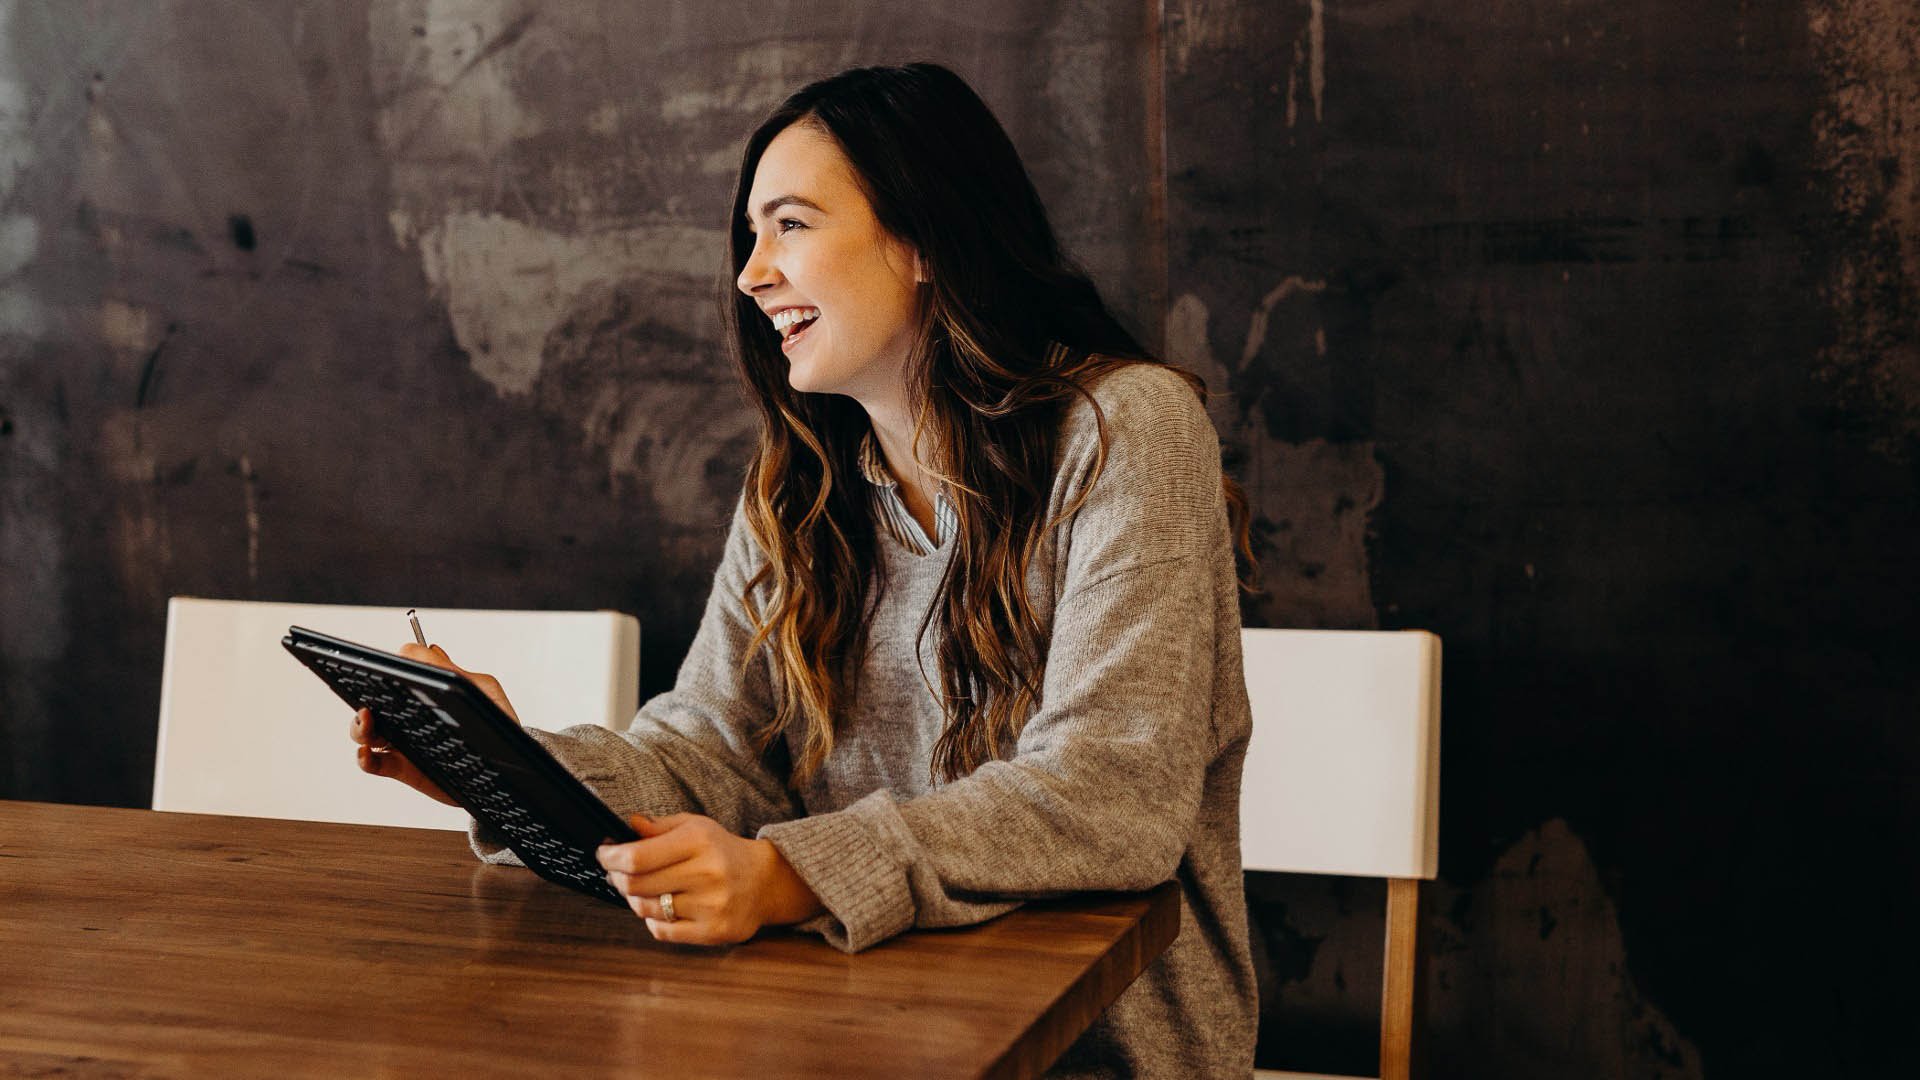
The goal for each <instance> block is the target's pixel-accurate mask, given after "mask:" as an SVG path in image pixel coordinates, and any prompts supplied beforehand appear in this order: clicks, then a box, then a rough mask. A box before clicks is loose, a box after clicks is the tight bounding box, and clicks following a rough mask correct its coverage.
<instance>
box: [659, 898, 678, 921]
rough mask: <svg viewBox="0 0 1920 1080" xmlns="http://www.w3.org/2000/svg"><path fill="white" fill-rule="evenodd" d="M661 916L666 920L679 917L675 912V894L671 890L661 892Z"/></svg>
mask: <svg viewBox="0 0 1920 1080" xmlns="http://www.w3.org/2000/svg"><path fill="white" fill-rule="evenodd" d="M660 918H661V919H662V920H664V921H666V922H673V921H674V920H675V919H677V918H679V916H677V915H675V914H674V913H673V894H672V893H670V892H665V893H661V894H660Z"/></svg>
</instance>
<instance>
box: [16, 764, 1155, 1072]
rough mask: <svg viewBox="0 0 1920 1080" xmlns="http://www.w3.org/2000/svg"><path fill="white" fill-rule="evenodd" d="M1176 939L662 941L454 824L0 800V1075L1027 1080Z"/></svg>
mask: <svg viewBox="0 0 1920 1080" xmlns="http://www.w3.org/2000/svg"><path fill="white" fill-rule="evenodd" d="M1178 923H1179V895H1178V892H1177V890H1176V889H1175V888H1174V887H1173V886H1172V885H1171V884H1169V885H1165V886H1162V887H1161V888H1159V889H1157V890H1155V891H1153V892H1150V893H1145V894H1139V895H1128V896H1095V897H1083V898H1077V899H1074V900H1072V901H1049V902H1046V903H1036V904H1031V905H1028V906H1026V907H1024V908H1022V909H1020V910H1018V911H1015V912H1013V913H1011V914H1009V915H1006V916H1003V917H1001V918H1000V919H997V920H994V921H992V922H990V923H986V924H984V925H981V926H978V927H971V928H967V929H962V930H949V931H922V932H915V933H911V934H907V935H903V936H902V937H900V938H896V939H894V940H892V941H889V942H886V943H884V944H881V945H879V946H876V947H874V948H873V949H870V950H868V951H866V952H864V953H860V954H858V955H854V956H847V955H844V954H842V953H839V952H836V951H835V950H833V949H831V948H829V947H828V946H827V945H825V944H824V943H823V942H821V941H820V940H818V939H817V938H814V937H810V936H805V935H799V934H794V933H788V932H773V933H768V934H764V935H762V936H761V937H759V938H756V939H755V940H753V941H751V942H748V943H746V944H743V945H738V946H733V947H731V948H725V949H696V948H687V947H675V946H669V945H663V944H661V943H658V942H656V941H654V940H653V939H652V938H651V937H650V936H649V935H648V934H647V931H646V928H645V925H644V924H643V923H642V922H641V921H640V920H638V919H636V918H634V917H633V916H632V915H630V914H628V913H627V912H625V911H623V910H622V909H619V908H616V907H613V906H611V905H608V904H604V903H602V902H599V901H596V900H592V899H589V898H587V897H584V896H580V895H578V894H575V893H572V892H569V891H567V890H564V889H561V888H559V887H557V886H554V885H550V884H548V883H546V882H543V881H541V880H539V879H538V878H536V877H534V876H533V875H532V874H530V873H528V872H526V871H524V870H519V869H510V868H503V867H491V866H484V865H481V864H479V863H477V862H475V861H474V860H473V857H472V856H471V854H469V853H468V851H467V850H466V844H465V840H464V838H463V837H461V836H459V835H458V834H451V833H446V832H439V831H433V830H415V829H385V828H377V827H371V826H358V825H333V824H320V823H314V822H296V821H272V820H262V819H255V818H236V817H210V816H202V815H192V814H162V813H155V812H152V811H144V810H119V809H108V808H101V807H80V806H59V805H52V804H45V803H21V802H5V801H0V1075H10V1074H22V1073H24V1074H27V1075H38V1074H41V1073H58V1074H60V1075H113V1076H127V1077H161V1076H207V1075H263V1074H268V1073H272V1074H275V1075H283V1076H284V1075H305V1076H322V1075H326V1076H337V1075H342V1074H354V1075H359V1074H366V1073H371V1072H382V1073H387V1072H392V1073H419V1072H431V1073H436V1074H445V1073H458V1074H464V1075H509V1074H525V1073H531V1072H538V1073H539V1074H541V1075H592V1074H601V1073H606V1072H613V1071H620V1072H626V1073H645V1074H647V1075H662V1076H670V1077H673V1078H674V1080H687V1078H691V1077H701V1076H729V1075H742V1074H756V1075H759V1074H766V1075H781V1076H826V1075H832V1076H917V1077H935V1076H981V1075H991V1076H1030V1075H1034V1074H1036V1073H1037V1072H1039V1071H1041V1070H1042V1069H1044V1068H1045V1066H1046V1065H1047V1064H1048V1063H1049V1062H1051V1061H1052V1060H1053V1059H1054V1058H1055V1057H1057V1056H1058V1054H1059V1053H1060V1052H1061V1051H1062V1050H1064V1049H1065V1048H1066V1047H1067V1046H1068V1045H1069V1044H1070V1043H1071V1042H1072V1041H1073V1039H1074V1038H1076V1037H1078V1034H1079V1032H1081V1031H1082V1030H1084V1029H1085V1027H1086V1025H1087V1024H1089V1023H1091V1022H1092V1020H1093V1019H1094V1018H1095V1017H1096V1016H1098V1015H1099V1013H1100V1011H1101V1010H1102V1009H1104V1008H1105V1007H1106V1006H1107V1005H1108V1004H1109V1003H1110V1002H1111V1001H1112V1000H1113V999H1114V998H1115V997H1117V996H1118V995H1119V993H1120V991H1121V990H1123V989H1125V988H1126V986H1127V985H1128V984H1129V983H1131V982H1132V981H1133V979H1134V978H1135V976H1137V975H1138V974H1139V973H1140V971H1141V970H1143V969H1144V968H1145V967H1146V965H1147V964H1148V963H1150V962H1151V961H1152V960H1153V958H1154V957H1156V956H1158V955H1159V954H1160V953H1161V952H1162V951H1163V950H1164V949H1165V948H1166V947H1167V945H1168V944H1169V943H1171V941H1172V940H1173V937H1174V934H1175V933H1176V932H1177V930H1178Z"/></svg>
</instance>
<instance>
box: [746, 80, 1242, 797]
mask: <svg viewBox="0 0 1920 1080" xmlns="http://www.w3.org/2000/svg"><path fill="white" fill-rule="evenodd" d="M799 123H805V124H810V125H813V126H814V127H815V128H817V129H818V130H819V131H821V132H823V133H824V134H826V135H828V136H830V137H831V138H832V139H833V140H834V141H835V142H836V143H837V144H838V145H839V148H840V150H841V151H842V153H844V154H845V155H846V158H847V160H848V162H849V163H851V165H852V171H853V174H854V178H855V180H856V182H857V183H858V184H859V186H860V188H861V190H862V191H863V193H864V194H865V195H866V197H867V199H868V201H869V202H870V203H871V204H872V206H873V210H874V214H875V216H876V218H877V219H878V221H879V223H880V225H881V226H882V227H883V228H885V229H886V230H887V231H888V232H889V233H891V234H892V235H894V236H896V237H898V238H900V239H901V240H903V241H905V242H906V243H908V244H910V245H912V247H913V249H914V250H915V251H917V252H918V253H919V254H920V256H921V258H922V259H923V260H924V265H925V266H926V268H927V270H928V272H929V273H928V276H929V277H930V279H931V280H930V281H929V282H928V283H927V284H926V285H925V286H923V287H922V288H921V290H920V298H921V299H920V305H919V327H918V333H917V337H916V341H915V344H914V346H913V350H912V354H911V355H910V357H909V359H908V363H907V371H908V395H909V402H910V406H911V408H912V410H913V415H914V417H915V425H914V438H913V444H914V446H915V448H916V453H917V452H918V448H919V447H920V446H921V445H922V444H923V440H924V443H925V445H928V446H930V447H932V448H934V451H935V453H934V456H935V457H936V458H937V460H936V461H934V462H932V463H931V464H928V465H927V466H926V467H927V468H928V471H929V473H930V474H932V475H933V476H934V478H935V479H936V480H938V481H939V482H940V483H941V484H943V485H944V490H945V492H946V495H947V498H948V500H949V502H950V503H951V504H952V506H953V509H954V512H955V516H956V519H957V530H956V533H955V536H954V541H953V542H954V544H955V550H954V552H953V554H952V557H951V559H950V560H949V562H948V565H947V570H946V576H945V579H944V580H943V581H942V583H941V586H940V589H939V593H938V598H937V599H936V601H935V602H934V604H933V606H932V607H931V608H930V609H929V610H928V612H927V615H926V617H925V618H924V619H923V620H922V622H921V625H920V636H921V638H922V639H923V640H924V638H925V636H926V634H927V631H928V629H929V628H930V627H932V628H934V629H936V630H937V637H936V642H935V655H936V658H937V660H938V665H939V684H940V685H939V687H938V689H937V690H936V693H937V694H938V696H939V699H940V700H941V702H942V705H943V708H944V711H945V715H946V720H945V727H944V730H943V731H942V733H941V735H940V739H939V742H938V743H937V744H936V745H935V747H934V752H933V760H932V761H931V762H930V763H929V766H928V768H929V774H930V777H931V778H932V779H933V780H934V781H935V782H939V781H941V780H953V779H957V778H959V777H961V776H964V775H966V774H968V773H970V772H972V771H973V770H974V769H976V768H978V767H979V766H980V765H981V764H983V763H984V762H986V761H988V760H990V759H992V758H993V757H995V756H996V755H997V752H998V751H999V750H1001V749H1002V748H1006V747H1010V746H1011V744H1012V741H1013V739H1014V738H1015V737H1016V736H1017V735H1018V734H1019V730H1020V727H1021V726H1022V725H1023V724H1024V723H1025V722H1026V718H1027V716H1028V714H1029V713H1030V712H1031V711H1032V709H1033V708H1034V706H1035V704H1036V703H1037V701H1038V699H1039V694H1040V688H1041V680H1042V676H1043V674H1044V671H1045V665H1046V649H1047V641H1046V634H1045V632H1044V630H1043V629H1042V627H1041V626H1040V623H1039V619H1038V616H1037V615H1036V614H1035V611H1034V608H1033V605H1032V602H1031V599H1030V598H1029V596H1028V595H1027V589H1026V585H1027V574H1028V570H1029V568H1030V566H1031V565H1032V563H1033V560H1034V557H1035V555H1036V553H1037V552H1038V551H1039V549H1040V547H1041V544H1042V542H1043V541H1044V539H1045V536H1046V533H1047V531H1048V529H1050V528H1051V527H1053V526H1054V525H1055V524H1056V523H1057V522H1056V521H1053V520H1048V519H1047V518H1046V508H1047V505H1048V501H1049V499H1050V497H1051V494H1052V486H1053V469H1054V451H1055V446H1056V443H1057V441H1058V437H1059V428H1060V424H1061V421H1062V419H1063V417H1064V414H1065V411H1066V408H1067V407H1068V406H1069V405H1070V404H1071V403H1072V400H1073V399H1075V398H1081V399H1085V400H1086V401H1088V402H1089V403H1090V404H1093V398H1092V396H1091V394H1090V392H1089V388H1090V387H1091V386H1092V385H1093V384H1094V383H1095V382H1096V381H1097V380H1098V379H1099V377H1100V376H1101V375H1102V374H1104V373H1105V372H1106V371H1108V370H1111V369H1113V368H1116V367H1120V366H1123V365H1126V364H1130V363H1159V361H1158V360H1156V359H1154V358H1153V357H1152V356H1150V355H1149V354H1148V352H1147V350H1146V349H1144V348H1142V347H1141V345H1140V343H1139V342H1138V341H1136V340H1135V339H1134V337H1133V335H1131V334H1129V333H1128V332H1127V331H1126V330H1125V329H1124V328H1122V327H1121V325H1120V323H1119V322H1118V321H1117V320H1116V319H1115V318H1114V317H1113V315H1112V314H1111V313H1110V312H1109V311H1108V310H1107V307H1106V305H1105V303H1103V302H1102V300H1101V298H1100V294H1099V291H1098V290H1097V289H1096V288H1095V287H1094V285H1093V283H1092V282H1091V281H1090V280H1089V279H1088V277H1087V275H1086V274H1085V273H1084V272H1082V271H1081V270H1080V269H1079V268H1078V267H1077V266H1076V265H1075V264H1074V263H1073V262H1072V261H1071V260H1070V259H1068V258H1067V256H1066V255H1065V254H1064V253H1063V252H1062V251H1061V249H1060V245H1059V243H1058V242H1057V240H1056V239H1055V237H1054V233H1053V228H1052V226H1051V225H1050V224H1049V223H1048V221H1047V214H1046V210H1045V208H1044V207H1043V206H1042V205H1041V202H1040V196H1039V194H1038V193H1037V192H1036V191H1035V190H1034V187H1033V182H1032V181H1031V180H1030V179H1029V178H1028V176H1027V171H1026V168H1025V167H1024V166H1023V165H1022V164H1021V161H1020V156H1019V154H1018V153H1017V152H1016V151H1015V150H1014V147H1013V143H1012V141H1011V140H1010V139H1008V137H1007V134H1006V132H1005V131H1004V130H1003V129H1002V128H1001V126H1000V123H999V121H998V120H996V119H995V118H994V116H993V113H992V112H991V111H990V110H989V109H988V108H987V106H986V103H985V102H983V101H981V100H980V98H979V96H978V95H977V94H975V93H974V92H973V90H972V88H971V87H969V86H968V85H967V84H966V82H965V81H963V80H962V79H961V78H960V77H959V76H958V75H955V74H954V73H953V72H951V71H949V70H947V69H946V68H943V67H940V66H939V65H936V64H928V63H918V64H909V65H907V66H905V67H869V68H856V69H854V70H851V71H845V72H842V73H840V74H838V75H835V76H833V77H831V78H828V79H824V80H821V81H819V82H815V83H812V84H810V85H808V86H806V87H803V88H802V89H800V90H799V91H798V92H796V93H795V94H793V96H791V97H789V98H788V99H787V100H786V101H785V102H784V103H783V104H781V106H780V107H779V108H777V109H776V110H774V112H773V114H772V115H770V116H769V117H767V119H766V121H765V122H763V123H762V124H761V125H760V127H759V128H758V129H756V130H755V131H754V132H753V134H752V135H751V136H750V137H749V138H748V139H747V144H746V149H745V151H744V153H743V155H742V157H741V162H740V175H739V181H738V184H737V186H736V188H735V192H734V198H733V213H732V216H731V218H730V222H731V237H732V242H731V254H732V266H733V276H734V278H736V279H737V278H738V276H739V275H740V273H741V271H742V270H743V269H744V268H745V266H746V263H747V261H748V259H749V258H750V257H751V256H752V253H753V244H754V236H753V233H752V232H751V231H750V230H749V229H748V228H747V225H746V221H747V212H748V195H749V192H750V189H751V188H752V185H753V178H754V173H755V171H756V169H757V168H758V166H759V163H760V158H761V156H762V155H763V154H764V153H765V152H766V149H767V146H768V144H770V143H771V142H772V141H773V140H774V138H775V137H776V136H777V135H779V134H780V133H781V132H782V131H785V130H786V129H787V128H788V127H790V126H791V125H794V124H799ZM727 292H728V297H729V301H728V314H727V321H728V323H729V325H730V327H731V338H732V344H733V349H734V353H735V359H736V361H737V364H738V370H739V373H740V376H741V378H742V379H743V381H744V383H745V385H746V389H747V392H748V395H749V396H750V397H751V399H752V400H753V402H754V403H755V404H756V405H757V406H758V408H759V411H760V439H759V446H758V448H757V449H756V451H755V453H754V455H753V459H752V461H751V463H750V464H749V465H748V468H747V479H746V493H745V513H746V519H747V522H748V525H749V526H750V528H751V529H752V532H753V536H754V538H755V540H756V541H757V542H758V543H759V546H760V549H761V551H762V552H763V553H764V554H765V557H766V560H767V561H766V562H765V563H764V564H763V565H762V566H760V567H759V568H758V570H757V572H756V573H755V574H754V576H753V578H752V579H751V580H750V581H749V582H748V584H747V586H746V589H745V593H746V595H745V596H744V597H743V599H744V601H745V603H746V607H747V611H748V612H749V615H750V617H751V618H752V620H753V622H754V624H755V635H754V640H753V646H752V648H750V649H749V650H748V653H749V655H754V654H757V653H758V651H759V650H760V648H761V647H763V646H767V645H770V646H771V648H772V653H773V657H774V665H773V666H774V671H775V679H776V686H775V697H776V700H777V702H778V705H777V709H776V712H775V714H774V715H773V716H771V717H768V718H767V719H766V721H765V723H764V724H762V725H761V726H760V727H759V728H758V729H757V730H756V731H754V732H753V739H754V743H755V745H756V747H757V748H758V749H760V750H761V751H763V752H764V751H765V750H767V749H768V747H769V746H770V745H771V744H772V743H773V742H774V740H776V739H778V738H780V737H781V736H782V735H783V734H785V733H787V732H789V731H792V732H794V733H795V734H796V735H798V738H797V740H795V741H796V743H797V752H796V753H795V755H794V757H793V768H792V772H791V774H790V783H791V785H792V786H793V787H794V788H796V789H798V788H800V787H803V786H805V785H806V784H807V782H808V781H809V780H810V779H811V778H812V777H813V776H814V775H815V774H816V773H817V772H818V770H819V768H820V766H821V765H822V764H823V763H824V762H825V761H826V759H827V756H828V755H829V754H830V753H831V751H832V749H833V739H834V724H833V718H834V715H835V712H836V709H837V708H838V707H839V706H840V705H841V704H842V703H843V702H844V701H845V700H846V698H847V696H848V695H849V694H850V693H851V692H852V686H851V679H852V676H853V673H854V671H855V669H856V668H857V665H858V657H859V656H860V654H861V653H862V651H863V650H864V645H865V634H864V627H865V624H866V620H867V616H868V614H869V613H870V612H871V610H872V604H874V603H877V602H878V599H879V589H878V588H870V586H869V579H870V577H871V570H872V568H873V567H874V566H875V565H876V564H877V561H878V548H877V545H878V536H877V532H876V523H875V519H874V514H873V508H872V501H871V500H872V497H873V496H872V492H871V488H870V486H869V485H868V484H866V482H865V480H864V478H863V477H862V475H861V472H860V468H859V450H860V444H861V441H862V439H863V438H864V436H865V434H866V432H867V431H868V429H869V423H868V420H867V417H866V413H865V411H864V410H863V409H862V407H861V406H860V405H859V404H858V403H857V402H855V401H854V400H853V399H851V398H848V397H843V396H838V395H832V394H805V393H800V392H797V391H795V390H793V389H792V388H791V387H790V386H789V385H788V383H787V363H786V360H785V357H784V356H783V354H782V353H781V351H780V339H779V334H778V332H777V331H775V330H774V329H773V327H772V326H771V324H770V323H769V321H768V320H767V318H766V317H765V315H764V314H762V312H761V311H760V309H759V307H758V305H757V304H756V303H755V302H754V300H753V299H752V298H750V297H748V296H746V295H744V294H742V293H740V292H739V291H737V290H734V289H731V288H729V289H728V290H727ZM1055 343H1058V344H1059V345H1060V346H1064V349H1055V348H1054V345H1055ZM1179 374H1181V375H1182V377H1184V378H1185V379H1186V380H1187V381H1188V382H1189V383H1190V384H1191V385H1192V386H1193V387H1194V391H1195V393H1196V394H1198V395H1200V397H1201V398H1202V400H1204V399H1205V396H1206V388H1205V384H1204V383H1202V382H1201V380H1200V379H1199V377H1198V376H1195V375H1192V374H1190V373H1187V372H1180V373H1179ZM1093 407H1094V410H1095V417H1096V421H1097V422H1098V423H1099V432H1100V443H1101V453H1100V455H1099V458H1098V460H1097V461H1096V465H1095V476H1096V477H1097V476H1098V470H1099V466H1100V463H1102V462H1104V459H1105V446H1106V427H1105V421H1104V419H1103V418H1101V417H1100V415H1099V406H1098V405H1097V404H1094V405H1093ZM1223 486H1224V489H1225V491H1224V494H1225V498H1226V501H1227V506H1228V509H1229V513H1230V518H1231V521H1232V525H1233V532H1234V537H1235V547H1236V548H1237V550H1238V552H1239V554H1240V555H1241V556H1242V558H1243V559H1244V560H1245V565H1246V566H1247V567H1248V568H1249V569H1250V568H1251V567H1252V560H1253V555H1252V549H1251V546H1250V544H1249V538H1248V512H1247V502H1246V499H1245V497H1244V495H1242V493H1241V492H1240V489H1239V488H1238V486H1237V485H1235V484H1234V483H1233V481H1232V480H1231V479H1224V478H1223ZM1083 497H1084V495H1083ZM1077 508H1078V504H1077V503H1076V504H1075V505H1074V506H1070V507H1067V508H1065V509H1064V511H1063V516H1070V515H1071V514H1072V513H1073V512H1074V510H1076V509H1077ZM883 584H884V583H881V586H882V587H883ZM756 593H758V594H760V595H759V596H758V597H757V596H756ZM924 674H925V673H924V671H923V676H924Z"/></svg>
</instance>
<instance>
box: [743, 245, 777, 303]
mask: <svg viewBox="0 0 1920 1080" xmlns="http://www.w3.org/2000/svg"><path fill="white" fill-rule="evenodd" d="M779 279H780V275H779V273H778V272H777V271H775V270H774V268H773V264H772V261H771V260H769V259H768V258H767V256H766V250H765V247H764V246H763V245H762V244H761V243H760V241H759V238H758V237H756V238H755V239H754V242H753V250H752V251H751V252H749V253H748V254H747V265H745V266H743V267H741V268H740V276H739V277H738V278H736V279H734V285H736V286H737V287H738V288H739V289H740V291H741V292H743V293H746V294H747V295H748V296H752V295H753V294H754V293H756V292H761V291H763V290H766V289H770V288H772V287H773V286H774V285H776V284H778V282H779Z"/></svg>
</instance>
